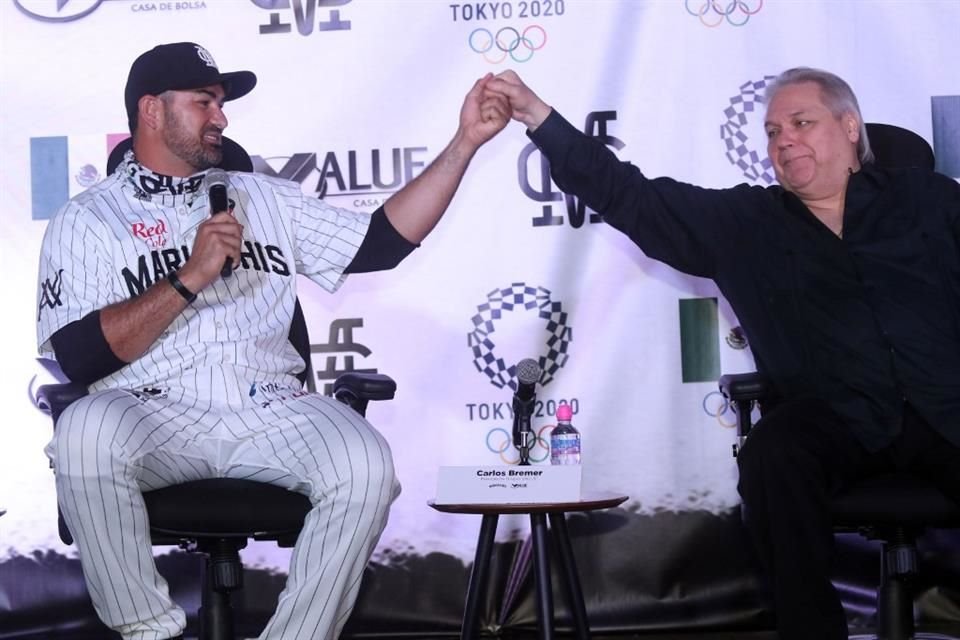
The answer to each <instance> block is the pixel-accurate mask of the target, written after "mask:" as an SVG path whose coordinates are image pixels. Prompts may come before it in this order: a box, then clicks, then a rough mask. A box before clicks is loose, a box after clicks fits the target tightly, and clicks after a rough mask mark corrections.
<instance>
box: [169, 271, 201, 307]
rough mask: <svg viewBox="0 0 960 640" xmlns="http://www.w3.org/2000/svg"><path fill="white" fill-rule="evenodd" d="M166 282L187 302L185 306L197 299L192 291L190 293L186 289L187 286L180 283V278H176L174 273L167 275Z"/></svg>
mask: <svg viewBox="0 0 960 640" xmlns="http://www.w3.org/2000/svg"><path fill="white" fill-rule="evenodd" d="M167 282H169V283H170V285H171V286H173V288H174V289H176V290H177V293H179V294H180V295H181V296H183V299H184V300H186V301H187V304H191V303H192V302H193V301H194V300H196V299H197V294H195V293H194V292H193V291H190V289H187V286H186V285H185V284H183V283H182V282H180V278H179V277H177V272H176V271H171V272H170V273H169V274H168V275H167Z"/></svg>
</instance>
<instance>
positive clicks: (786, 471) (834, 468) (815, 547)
mask: <svg viewBox="0 0 960 640" xmlns="http://www.w3.org/2000/svg"><path fill="white" fill-rule="evenodd" d="M958 421H960V418H958ZM737 460H738V465H739V468H740V481H739V484H738V487H737V489H738V490H739V492H740V496H741V498H742V500H743V509H744V521H745V523H746V526H747V529H748V531H749V533H750V536H751V538H752V540H753V543H754V545H755V546H756V549H757V551H758V555H759V558H760V562H761V563H762V565H763V567H762V568H763V569H764V571H765V573H766V577H767V578H768V580H769V585H770V588H771V590H772V595H773V603H774V610H775V613H776V617H777V630H778V633H779V636H780V638H781V640H845V639H846V638H847V623H846V615H845V613H844V610H843V607H842V604H841V602H840V597H839V595H838V594H837V592H836V590H835V589H834V587H833V585H832V584H831V583H830V574H831V555H832V553H833V532H832V529H831V522H830V512H829V509H828V504H829V499H830V497H831V496H832V495H833V494H834V493H835V492H837V491H838V490H839V489H841V488H843V487H844V486H845V485H846V484H848V483H850V482H851V481H852V480H854V479H857V478H861V477H864V476H868V475H871V474H878V473H883V472H885V471H893V470H901V471H910V472H911V473H916V474H917V475H920V476H925V477H927V478H929V479H930V480H931V481H932V482H933V483H934V484H936V486H938V487H939V488H940V489H941V490H942V491H943V492H944V493H945V494H946V495H947V496H949V497H951V498H952V499H954V500H956V501H957V503H958V504H960V447H956V446H954V445H952V444H951V443H950V442H948V441H947V440H946V439H944V438H943V436H941V435H940V434H938V433H937V432H935V431H934V430H933V429H931V428H930V426H929V425H928V424H927V423H926V422H925V421H924V420H923V419H922V418H921V417H920V416H919V415H917V413H916V412H915V411H913V409H912V408H910V407H909V405H908V406H907V407H906V412H905V415H904V422H903V428H902V429H901V431H900V435H899V436H898V437H897V439H896V440H895V441H894V442H893V443H892V444H890V445H889V446H888V447H886V448H884V449H882V450H880V451H877V452H870V451H868V450H867V449H866V448H864V447H863V445H861V444H860V443H859V442H858V441H857V439H856V438H855V437H854V436H853V434H851V433H850V431H849V430H848V429H847V427H846V426H845V425H844V424H843V421H842V419H841V418H840V417H839V416H837V415H836V414H835V413H834V412H833V411H832V410H831V409H830V408H829V407H827V405H826V404H825V403H820V402H817V401H811V400H809V399H805V400H803V401H793V402H789V401H788V402H784V403H782V404H780V405H778V406H777V407H776V408H774V409H772V410H771V411H769V412H767V413H765V415H764V416H763V418H762V419H761V420H760V421H758V422H757V425H756V427H754V429H753V431H752V432H751V434H750V437H749V438H748V439H747V442H746V443H745V444H744V446H743V447H742V449H741V451H740V454H739V455H738V457H737Z"/></svg>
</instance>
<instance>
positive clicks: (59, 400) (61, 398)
mask: <svg viewBox="0 0 960 640" xmlns="http://www.w3.org/2000/svg"><path fill="white" fill-rule="evenodd" d="M87 393H89V392H88V391H87V386H86V385H83V384H80V383H79V382H65V383H61V384H45V385H41V386H40V388H38V389H37V407H39V408H40V409H41V410H43V411H46V412H48V413H49V414H50V417H52V418H53V424H54V425H56V424H57V419H58V418H59V417H60V414H61V413H63V410H64V409H66V408H67V407H68V406H70V403H72V402H73V401H74V400H78V399H80V398H82V397H83V396H85V395H87Z"/></svg>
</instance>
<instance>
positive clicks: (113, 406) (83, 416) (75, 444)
mask: <svg viewBox="0 0 960 640" xmlns="http://www.w3.org/2000/svg"><path fill="white" fill-rule="evenodd" d="M117 394H123V392H119V391H103V392H99V393H92V394H90V395H87V396H84V397H82V398H79V399H77V400H75V401H74V402H73V403H71V404H70V406H69V407H67V408H66V409H64V411H63V413H62V414H60V417H59V418H58V420H57V424H56V427H55V429H54V432H53V438H52V439H51V440H50V444H48V445H47V449H46V452H47V456H48V457H49V458H50V460H51V461H52V462H53V464H54V467H55V468H57V469H58V470H60V469H64V468H73V469H78V468H80V467H82V466H84V465H82V462H83V460H84V459H85V458H89V457H90V456H91V454H93V453H94V452H107V451H109V450H110V449H111V448H112V447H113V446H114V443H115V440H116V436H117V433H118V430H119V429H120V424H121V420H122V416H121V415H120V412H118V411H117V410H118V409H119V405H120V404H122V403H118V402H116V401H117V400H118V397H117ZM119 399H123V396H122V395H121V397H120V398H119ZM87 466H90V465H87Z"/></svg>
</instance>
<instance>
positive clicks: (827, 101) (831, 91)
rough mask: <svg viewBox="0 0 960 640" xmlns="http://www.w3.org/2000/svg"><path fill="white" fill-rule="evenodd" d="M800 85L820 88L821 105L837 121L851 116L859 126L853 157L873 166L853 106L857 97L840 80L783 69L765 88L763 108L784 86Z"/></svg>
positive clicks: (857, 110)
mask: <svg viewBox="0 0 960 640" xmlns="http://www.w3.org/2000/svg"><path fill="white" fill-rule="evenodd" d="M804 82H814V83H816V84H817V86H819V87H820V94H821V95H822V96H823V103H824V105H826V107H827V108H828V109H829V110H830V113H832V114H833V116H834V117H835V118H840V117H841V116H843V114H845V113H852V114H854V115H855V116H856V117H857V120H858V121H859V122H860V139H859V140H858V141H857V156H859V158H860V162H861V163H865V162H873V159H874V157H873V151H872V150H871V149H870V139H869V138H868V137H867V125H866V123H865V122H864V121H863V115H861V113H860V105H859V104H858V103H857V96H855V95H854V93H853V89H851V88H850V85H848V84H847V83H846V82H845V81H844V80H843V78H841V77H839V76H837V75H834V74H832V73H830V72H829V71H823V70H821V69H812V68H810V67H795V68H793V69H787V70H786V71H784V72H783V73H781V74H780V75H779V76H777V78H776V80H774V81H773V82H772V83H770V85H769V86H768V87H767V90H766V92H765V93H764V101H765V102H766V104H767V105H769V104H770V101H771V100H773V97H774V96H775V95H777V92H778V91H780V90H781V89H783V88H784V87H785V86H787V85H791V84H801V83H804Z"/></svg>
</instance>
